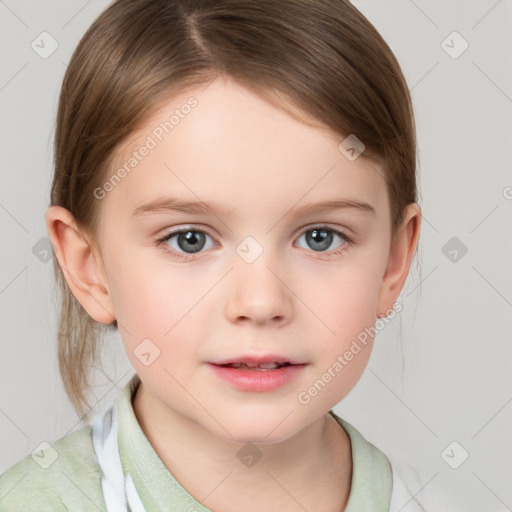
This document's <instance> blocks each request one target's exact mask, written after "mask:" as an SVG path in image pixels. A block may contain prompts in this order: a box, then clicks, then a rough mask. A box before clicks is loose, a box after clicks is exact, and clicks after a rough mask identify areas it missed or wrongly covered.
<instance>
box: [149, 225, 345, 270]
mask: <svg viewBox="0 0 512 512" xmlns="http://www.w3.org/2000/svg"><path fill="white" fill-rule="evenodd" d="M315 229H323V230H325V231H331V232H332V233H334V234H335V235H337V236H339V237H340V238H342V239H343V240H344V241H345V242H344V243H343V244H342V246H341V247H338V249H335V250H334V251H329V252H324V251H310V252H313V253H314V252H316V253H318V254H322V255H325V256H327V257H328V258H330V257H333V256H339V255H340V254H342V253H343V252H345V251H346V250H348V249H349V248H350V247H351V246H352V245H353V242H352V240H351V238H349V237H348V236H347V235H346V234H345V233H343V232H342V231H338V230H337V229H334V228H331V227H329V226H325V225H322V224H319V225H316V226H308V228H307V229H304V230H303V231H302V232H301V233H300V235H299V236H298V238H300V237H301V236H302V235H304V234H305V233H307V232H308V231H313V230H315ZM188 231H194V232H197V233H203V234H205V235H208V236H210V235H209V234H208V233H207V232H206V231H203V230H201V229H195V228H186V229H179V230H176V231H172V232H170V233H167V234H166V235H165V236H163V237H162V238H158V239H157V240H156V246H157V247H159V246H161V245H162V244H165V242H167V241H169V240H170V239H171V238H173V237H174V236H176V235H179V234H180V233H186V232H188ZM210 238H213V237H211V236H210ZM163 251H164V252H165V253H166V254H169V256H171V257H173V258H176V259H178V260H181V261H190V260H192V259H194V257H195V256H196V255H197V254H200V252H198V253H195V254H188V255H184V254H183V253H178V252H176V251H175V250H174V249H170V248H169V246H166V245H163Z"/></svg>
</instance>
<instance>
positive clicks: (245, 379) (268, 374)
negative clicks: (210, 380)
mask: <svg viewBox="0 0 512 512" xmlns="http://www.w3.org/2000/svg"><path fill="white" fill-rule="evenodd" d="M208 365H209V366H210V367H211V368H212V369H213V371H214V372H215V374H216V375H217V377H219V378H220V379H222V380H223V381H224V382H227V383H228V384H230V385H231V386H233V387H234V388H236V389H239V390H240V391H254V392H259V393H262V392H266V391H274V390H276V389H279V388H280V387H282V386H284V385H285V384H288V383H289V382H291V381H292V380H293V379H295V378H296V377H297V376H298V375H299V373H300V372H301V371H302V370H303V369H304V367H305V366H306V365H305V364H291V365H289V366H283V367H282V368H277V369H275V370H240V369H237V368H231V367H228V366H217V365H215V364H211V363H209V364H208Z"/></svg>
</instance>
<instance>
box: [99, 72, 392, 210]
mask: <svg viewBox="0 0 512 512" xmlns="http://www.w3.org/2000/svg"><path fill="white" fill-rule="evenodd" d="M299 115H300V114H299ZM343 139H344V137H342V136H340V135H338V134H335V133H333V132H332V131H330V130H329V129H327V128H326V127H323V126H322V125H321V124H320V123H318V122H317V123H316V125H313V124H312V123H309V124H305V123H304V122H300V121H299V120H297V119H296V118H295V117H293V116H291V115H290V114H289V112H287V111H285V110H284V109H281V108H278V107H277V106H276V105H274V104H272V103H270V102H269V101H266V100H265V99H263V98H262V97H260V96H258V95H256V94H254V93H253V92H251V91H249V90H247V89H245V88H243V87H241V86H240V85H238V84H236V83H235V82H233V81H229V80H225V79H217V80H214V81H213V82H211V83H210V84H206V85H202V86H198V87H193V88H190V89H188V90H187V91H183V92H182V93H180V94H178V95H175V96H173V97H172V98H169V99H168V100H167V101H165V102H163V103H162V104H161V105H160V106H159V107H158V109H157V110H156V111H154V112H153V114H152V115H151V116H150V117H149V118H148V119H147V120H146V121H145V122H144V123H143V125H142V126H141V128H140V129H138V130H137V131H136V132H134V133H133V134H132V136H131V137H130V138H129V139H128V140H127V141H126V142H125V143H124V144H122V145H121V146H120V147H119V148H118V150H117V152H116V155H115V161H114V165H113V166H112V167H111V169H110V174H112V173H116V171H117V170H118V169H120V168H123V167H124V169H125V171H128V172H124V173H122V174H123V175H126V177H124V178H123V180H122V182H120V183H119V184H118V185H116V187H115V188H114V190H112V192H110V193H109V194H108V196H107V199H108V202H115V203H116V205H117V207H121V208H123V207H125V208H128V207H130V208H132V209H133V208H136V207H137V206H139V205H140V204H141V203H142V202H144V201H147V200H151V199H154V198H156V197H157V196H158V197H161V196H162V195H163V194H166V193H167V194H169V195H172V196H174V197H176V196H178V197H186V198H189V199H195V200H197V199H199V200H201V199H203V200H209V199H215V200H216V202H220V203H223V202H224V203H227V204H226V207H227V208H229V209H233V210H235V211H236V210H237V209H238V208H240V209H242V210H243V209H244V208H245V207H247V208H249V207H252V208H253V211H254V207H257V208H260V209H261V208H263V207H265V208H270V207H271V206H272V205H275V204H279V203H281V204H282V203H286V204H288V206H291V205H292V203H297V202H300V201H301V200H304V201H305V202H307V203H310V202H312V201H315V200H324V199H326V198H335V197H336V196H337V195H340V196H343V197H344V196H351V197H354V198H358V199H360V200H364V201H366V202H368V203H371V204H372V205H374V207H375V209H376V210H378V209H385V208H386V207H387V198H386V197H385V196H387V194H386V193H385V192H386V189H385V182H384V179H383V172H382V169H381V168H380V167H379V166H378V165H377V164H376V163H374V162H372V161H370V160H368V159H366V158H364V153H363V155H362V156H361V157H359V158H356V159H355V160H349V159H348V158H347V156H346V153H345V152H343V151H340V149H339V145H340V143H341V142H342V140H343ZM144 148H146V149H144ZM142 153H144V155H142ZM327 196H328V197H327Z"/></svg>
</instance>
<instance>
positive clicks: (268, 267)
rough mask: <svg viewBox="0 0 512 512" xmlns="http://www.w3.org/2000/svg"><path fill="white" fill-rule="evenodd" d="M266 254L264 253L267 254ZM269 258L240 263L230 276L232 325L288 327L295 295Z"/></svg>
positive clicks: (229, 306)
mask: <svg viewBox="0 0 512 512" xmlns="http://www.w3.org/2000/svg"><path fill="white" fill-rule="evenodd" d="M264 254H265V253H264ZM274 266H275V265H273V264H271V263H270V261H269V258H264V257H263V255H262V256H260V257H259V258H258V259H257V260H256V261H255V262H253V263H246V262H245V261H238V262H237V263H236V264H235V268H234V269H233V271H232V272H230V274H231V277H230V282H229V284H228V287H229V291H228V300H227V303H226V316H227V317H228V319H229V320H230V321H231V322H235V323H236V322H238V323H240V322H245V323H254V324H257V325H263V324H267V323H271V324H277V325H279V326H282V325H285V324H286V323H288V322H289V321H290V319H291V315H292V297H291V295H292V292H291V290H290V288H289V286H288V283H287V282H286V276H281V275H279V274H280V272H279V271H277V270H275V269H274V268H273V267H274Z"/></svg>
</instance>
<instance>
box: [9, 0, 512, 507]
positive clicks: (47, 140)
mask: <svg viewBox="0 0 512 512" xmlns="http://www.w3.org/2000/svg"><path fill="white" fill-rule="evenodd" d="M108 4H109V2H107V1H105V0H92V1H88V2H82V1H64V0H51V1H50V0H46V1H45V2H41V1H40V0H37V1H36V0H32V1H29V0H18V1H15V0H5V1H1V0H0V16H1V18H0V19H1V45H2V52H1V59H2V60H1V68H0V69H1V78H0V108H1V115H2V120H3V122H2V137H1V146H2V148H1V171H2V172H1V187H0V223H1V251H0V258H1V276H0V307H1V326H2V336H1V354H0V365H1V366H0V386H1V387H0V432H1V438H0V473H1V472H2V471H4V470H5V469H7V468H8V467H10V466H11V465H12V464H14V463H15V462H17V461H18V460H19V459H21V458H22V457H24V456H26V455H27V454H29V453H30V452H31V451H32V450H34V449H35V448H36V447H38V446H39V445H40V443H41V442H44V441H46V442H50V443H52V442H53V441H55V440H56V439H58V438H60V437H62V436H64V435H66V434H67V433H69V432H71V431H73V430H76V429H78V428H80V427H81V426H82V425H83V424H82V423H81V422H79V421H78V418H77V415H76V413H75V412H74V410H73V408H72V406H71V404H70V402H69V401H68V399H67V398H66V396H65V394H64V391H63V387H62V384H61V381H60V377H59V375H58V370H57V364H56V350H55V349H56V341H55V340H56V335H55V328H56V312H55V304H54V295H53V290H54V286H53V281H52V279H53V278H52V265H51V260H50V261H46V260H47V258H46V257H45V255H46V253H45V247H46V248H47V246H45V241H44V237H46V236H47V233H46V227H45V223H44V213H45V210H46V207H47V206H48V204H49V189H50V180H51V173H52V141H53V135H54V116H55V111H56V105H57V97H58V91H59V87H60V84H61V81H62V78H63V74H64V72H65V69H66V63H67V62H68V61H69V58H70V56H71V53H72V51H73V49H74V48H75V46H76V44H77V43H78V40H79V39H80V37H81V36H82V35H83V33H84V32H85V30H86V29H87V28H88V26H89V25H90V23H91V22H92V21H93V19H94V18H95V17H96V16H97V15H98V14H99V13H100V12H101V11H102V10H103V9H104V8H105V7H106V6H107V5H108ZM354 4H355V5H356V6H357V7H358V8H359V9H360V10H361V11H362V12H363V13H364V14H365V15H366V16H367V17H368V18H369V20H370V21H371V22H372V23H373V24H374V25H375V26H376V28H377V29H378V30H379V32H380V33H381V34H382V35H383V37H384V38H385V39H386V41H387V42H388V44H389V45H390V46H391V48H392V50H393V51H394V52H395V54H396V56H397V58H398V60H399V62H400V63H401V65H402V69H403V71H404V74H405V76H406V79H407V81H408V83H409V87H410V89H411V93H412V97H413V102H414V108H415V114H416V121H417V128H418V141H419V165H420V167H419V169H420V174H421V182H420V190H421V201H420V205H421V207H422V210H423V213H424V222H423V227H422V234H421V239H420V249H419V253H418V255H417V260H416V263H415V264H414V265H413V269H412V271H411V274H410V276H409V279H408V281H407V283H406V287H405V289H404V291H403V293H402V295H401V298H400V302H401V303H402V304H403V307H404V309H403V311H402V313H401V314H400V316H399V318H396V319H395V320H393V322H391V323H390V324H389V325H387V326H386V327H385V329H383V331H382V332H381V333H380V334H379V335H378V338H377V340H376V343H375V349H374V352H373V354H372V357H371V359H370V363H369V366H368V369H367V370H366V372H365V373H364V375H363V377H362V378H361V380H360V381H359V383H358V384H357V386H356V387H355V388H354V390H353V391H352V392H351V393H350V395H349V396H348V397H347V398H346V399H345V400H344V401H343V402H342V403H341V404H339V405H338V406H337V407H336V408H335V411H336V412H337V413H338V414H340V415H341V416H342V417H344V418H345V419H347V420H348V421H349V422H350V423H352V424H353V425H354V426H356V427H357V428H358V429H359V430H360V432H361V433H362V434H363V435H364V436H365V437H366V438H367V439H368V440H370V441H371V442H373V443H374V444H375V445H377V446H378V447H379V448H380V449H381V450H383V451H384V452H385V453H387V454H388V455H389V456H390V457H392V458H395V459H397V460H398V459H400V460H406V461H408V462H409V463H410V464H412V465H413V466H414V467H416V468H417V470H418V472H419V473H420V476H421V482H422V483H421V485H420V486H418V487H417V488H415V489H413V491H414V492H415V493H417V497H418V499H423V500H425V501H427V502H428V501H429V499H430V500H431V499H434V497H435V496H436V495H439V493H441V492H446V493H447V494H450V495H451V496H452V497H453V500H454V503H456V504H457V505H456V506H455V505H454V508H453V509H452V510H456V509H457V510H464V511H466V512H472V511H475V512H476V511H481V510H486V511H504V510H512V487H511V485H510V482H511V481H512V449H511V448H512V436H511V432H512V429H511V427H512V403H511V402H512V386H511V380H512V378H511V374H512V372H511V368H512V364H511V363H512V361H511V359H512V358H511V353H512V350H511V344H510V334H511V331H512V328H511V327H512V326H511V318H512V315H511V312H512V286H511V274H512V272H511V266H510V259H511V258H510V256H511V254H512V250H511V249H512V247H511V246H512V237H511V232H512V230H511V227H512V226H511V224H512V222H511V221H512V215H511V213H512V173H511V171H510V169H511V164H512V149H511V147H512V144H511V142H512V141H511V134H512V129H511V118H512V77H511V75H512V73H511V70H512V59H511V56H510V48H512V36H511V33H512V31H511V25H512V24H511V19H512V2H511V1H510V0H498V1H496V0H492V1H491V0H489V1H487V0H478V1H477V0H474V1H462V0H461V1H453V0H452V1H426V0H423V1H420V0H416V1H412V0H388V1H386V2H382V1H377V0H372V1H363V0H358V1H354ZM454 31H456V32H458V33H459V34H460V37H459V36H457V35H455V36H454V35H450V34H452V32H454ZM42 32H48V33H49V34H50V35H51V37H52V38H53V39H54V40H55V41H56V42H57V44H58V48H57V49H56V50H55V51H54V53H52V54H51V55H50V56H45V57H46V58H43V57H42V56H41V55H40V54H39V53H37V52H36V51H35V50H34V49H33V48H32V47H31V44H32V42H33V41H35V43H34V45H36V44H39V47H36V48H38V51H39V52H43V51H49V50H50V49H51V40H50V39H49V38H48V36H40V34H41V33H42ZM448 36H449V37H448ZM41 38H46V39H44V48H42V46H43V43H41ZM461 38H463V39H461ZM463 40H465V41H467V43H468V44H469V47H468V48H467V50H466V51H464V52H463V53H461V54H460V55H458V54H459V53H460V51H461V50H462V49H463V47H464V46H463V45H464V41H463ZM443 41H444V43H443ZM450 53H451V55H450ZM454 237H455V239H454ZM41 239H43V241H42V242H41V241H40V240H41ZM446 244H448V245H446ZM34 246H35V248H34ZM464 248H466V249H467V253H465V254H463V252H464ZM454 250H455V251H456V253H455V252H453V251H454ZM107 346H108V349H109V351H108V352H106V353H105V368H106V370H105V373H103V372H101V371H99V372H98V375H97V381H98V387H97V389H96V395H97V404H96V407H97V409H98V410H99V409H102V408H104V407H105V406H106V405H108V404H109V403H110V402H112V401H113V400H114V399H115V398H116V396H117V393H118V391H119V389H120V388H122V387H123V386H124V384H125V383H126V382H127V380H128V379H129V378H130V376H131V375H132V369H131V367H130V365H129V363H128V361H127V358H126V356H125V355H124V353H123V351H122V347H121V344H120V340H119V339H118V338H117V337H114V338H112V340H111V343H109V344H107ZM454 441H455V442H456V443H458V444H457V445H451V446H450V447H449V445H450V444H451V443H452V442H454ZM447 447H448V449H446V448H447ZM466 453H467V454H468V458H467V459H466V460H465V461H464V462H463V463H462V464H461V461H462V460H463V458H464V456H465V454H466ZM454 466H458V467H457V468H454ZM6 491H7V490H0V498H1V496H2V495H3V493H5V492H6ZM404 510H407V508H404ZM438 510H441V508H439V509H438ZM434 512H435V511H434Z"/></svg>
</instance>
